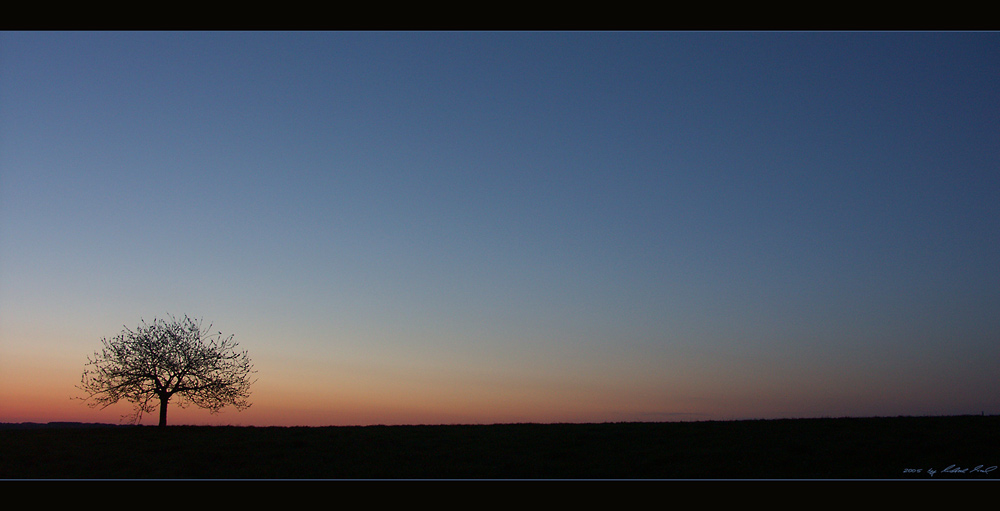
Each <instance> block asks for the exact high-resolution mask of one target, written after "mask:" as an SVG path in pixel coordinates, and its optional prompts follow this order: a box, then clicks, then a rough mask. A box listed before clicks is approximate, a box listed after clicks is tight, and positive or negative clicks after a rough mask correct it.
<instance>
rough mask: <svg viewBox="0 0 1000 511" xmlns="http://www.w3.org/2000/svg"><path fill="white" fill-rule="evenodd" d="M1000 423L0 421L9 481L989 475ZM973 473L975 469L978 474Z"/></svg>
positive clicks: (1, 468) (996, 461)
mask: <svg viewBox="0 0 1000 511" xmlns="http://www.w3.org/2000/svg"><path fill="white" fill-rule="evenodd" d="M997 465H1000V417H998V416H959V417H895V418H839V419H787V420H754V421H718V422H716V421H710V422H675V423H618V424H506V425H468V426H461V425H457V426H367V427H360V426H359V427H296V428H284V427H209V426H206V427H200V426H199V427H195V426H170V427H167V428H157V427H149V426H135V427H133V426H116V427H99V426H97V425H83V424H72V423H63V424H51V425H45V426H43V425H20V426H18V425H10V424H8V425H4V426H3V427H2V428H0V478H4V479H938V480H940V479H997V478H1000V471H998V470H997V469H996V468H995V467H996V466H997ZM977 467H978V468H977Z"/></svg>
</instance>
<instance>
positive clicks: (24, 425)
mask: <svg viewBox="0 0 1000 511" xmlns="http://www.w3.org/2000/svg"><path fill="white" fill-rule="evenodd" d="M996 416H998V415H997V414H990V415H986V412H985V411H982V412H980V413H979V415H976V414H945V415H867V416H854V415H843V416H838V417H833V416H822V417H776V418H756V419H703V420H677V421H604V422H495V423H488V424H486V423H447V424H446V423H433V424H429V423H422V424H351V425H334V424H329V425H326V426H306V425H298V426H276V425H270V426H257V425H246V426H238V425H233V424H226V425H222V424H170V425H168V426H166V427H172V428H368V427H438V426H440V427H449V426H453V427H455V426H518V425H526V426H567V425H568V426H572V425H580V426H586V425H598V424H674V423H693V422H757V421H798V420H800V421H810V420H853V419H907V418H912V419H927V418H950V417H996ZM136 427H138V428H158V427H159V426H157V425H155V424H153V425H150V424H113V423H106V422H74V421H51V422H0V429H42V428H136Z"/></svg>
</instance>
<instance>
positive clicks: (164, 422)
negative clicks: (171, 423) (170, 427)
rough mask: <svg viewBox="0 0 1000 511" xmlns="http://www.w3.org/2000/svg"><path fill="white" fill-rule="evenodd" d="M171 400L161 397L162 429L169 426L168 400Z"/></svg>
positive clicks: (167, 397)
mask: <svg viewBox="0 0 1000 511" xmlns="http://www.w3.org/2000/svg"><path fill="white" fill-rule="evenodd" d="M169 399H170V396H167V395H162V396H160V427H165V426H166V425H167V400H169Z"/></svg>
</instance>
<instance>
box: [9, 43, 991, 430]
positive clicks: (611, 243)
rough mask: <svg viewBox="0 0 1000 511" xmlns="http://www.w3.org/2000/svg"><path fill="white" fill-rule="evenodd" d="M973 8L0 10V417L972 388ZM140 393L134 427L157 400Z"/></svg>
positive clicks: (960, 408) (985, 138)
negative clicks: (119, 350)
mask: <svg viewBox="0 0 1000 511" xmlns="http://www.w3.org/2000/svg"><path fill="white" fill-rule="evenodd" d="M998 49H1000V33H995V32H992V33H991V32H987V33H973V32H929V33H923V32H918V33H905V32H890V33H866V32H823V33H808V32H806V33H801V32H777V33H769V32H662V33H660V32H597V33H591V32H553V33H547V32H499V33H491V32H469V33H465V32H440V33H437V32H432V33H423V32H390V33H381V32H361V33H351V32H332V33H324V32H315V33H314V32H277V33H268V32H249V33H244V32H219V33H211V32H208V33H202V32H178V33H169V32H168V33H158V32H141V33H129V32H83V33H76V32H58V33H48V32H3V33H0V422H29V421H31V422H48V421H84V422H118V421H119V419H120V417H121V416H122V415H124V414H127V413H128V412H129V411H130V410H131V406H130V405H129V404H127V403H122V404H119V405H116V406H112V407H110V408H107V409H105V410H103V411H102V410H94V409H91V408H89V407H87V406H86V405H84V404H83V403H81V402H80V401H76V400H73V399H72V398H73V397H80V396H81V393H80V391H78V390H77V389H76V388H75V385H76V384H78V383H79V379H80V375H81V373H82V371H83V367H84V363H85V362H86V358H87V356H88V355H90V354H92V353H93V352H94V351H95V350H97V349H98V348H99V347H100V339H101V338H102V337H110V336H113V335H115V334H117V333H119V332H120V331H121V330H122V328H123V327H125V326H129V327H134V326H136V325H138V324H139V322H140V320H141V319H146V320H151V319H152V318H154V317H164V316H165V315H168V314H172V315H176V316H183V315H185V314H187V315H190V316H193V317H197V318H204V320H205V322H206V323H213V324H214V326H215V329H217V330H221V331H222V332H223V333H225V334H234V335H235V338H236V340H237V341H239V342H240V345H241V347H242V348H245V349H247V350H248V351H249V353H250V355H251V358H252V359H253V361H254V364H255V367H256V369H257V371H258V373H257V375H256V376H257V378H258V382H257V384H256V385H255V386H254V388H253V396H252V402H253V403H254V404H253V406H252V407H251V408H250V409H249V410H246V411H244V412H236V411H235V410H233V409H231V408H229V409H226V410H224V411H223V412H222V413H221V414H218V415H211V414H210V413H209V412H208V411H205V410H202V409H198V408H195V407H191V408H187V409H179V408H177V407H176V406H175V407H172V408H171V409H170V412H169V417H168V421H169V422H170V423H171V424H233V425H259V426H266V425H279V426H290V425H307V426H322V425H355V424H415V423H423V424H453V423H498V422H605V421H666V420H717V419H734V418H781V417H825V416H827V417H828V416H871V415H926V414H935V415H937V414H966V413H975V414H979V413H981V412H985V413H988V414H991V413H992V414H996V413H1000V379H998V378H997V369H998V367H1000V200H998V199H1000V74H998V71H1000V51H998ZM155 420H156V416H155V414H153V415H152V416H147V417H146V418H145V419H144V421H143V423H147V424H152V423H155Z"/></svg>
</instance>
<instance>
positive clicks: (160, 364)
mask: <svg viewBox="0 0 1000 511" xmlns="http://www.w3.org/2000/svg"><path fill="white" fill-rule="evenodd" d="M211 329H212V325H209V326H208V329H204V330H203V329H202V328H201V321H197V322H196V321H194V320H192V319H191V318H188V317H187V316H184V319H182V320H177V319H176V318H173V317H171V318H170V321H166V320H157V319H155V318H154V319H153V322H152V323H150V324H147V323H146V322H145V321H143V322H142V324H140V325H139V326H138V328H136V329H135V330H131V329H129V328H128V327H125V330H123V331H122V332H121V333H120V334H118V335H116V336H115V337H112V338H111V339H107V338H103V339H101V343H102V344H103V345H104V348H103V349H101V351H100V352H95V353H94V355H93V357H87V365H86V367H85V368H84V371H83V377H82V379H81V384H80V385H79V386H78V388H80V389H81V390H83V391H84V392H86V393H87V394H88V396H87V397H86V398H83V399H84V400H85V401H87V400H91V402H90V403H89V405H90V406H91V407H98V406H100V407H101V408H106V407H108V406H110V405H112V404H114V403H117V402H118V401H119V400H121V399H126V400H128V401H130V402H132V403H134V404H135V412H134V413H133V414H132V415H126V416H125V417H131V418H132V419H133V421H134V422H135V423H138V422H139V420H140V419H141V418H142V414H143V413H152V412H153V411H154V410H155V409H156V403H157V401H159V405H160V426H166V425H167V402H168V401H170V398H171V397H173V396H174V395H177V397H178V398H179V400H178V405H179V406H180V407H181V408H184V407H186V406H187V405H189V404H191V403H194V404H195V405H197V406H199V407H202V408H207V409H209V410H210V411H211V412H212V413H217V412H219V410H221V409H222V408H224V407H225V406H227V405H232V406H234V407H236V409H237V410H241V411H242V410H244V409H246V408H248V407H249V406H250V403H249V401H247V399H248V398H249V397H250V385H251V384H252V383H254V382H252V381H250V380H249V377H250V375H251V374H252V373H254V372H255V371H254V370H253V366H252V365H251V363H250V358H249V357H248V356H247V352H246V351H236V348H237V346H238V343H236V342H234V341H233V336H232V335H230V336H229V337H223V336H222V332H217V333H211V332H208V331H210V330H211Z"/></svg>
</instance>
